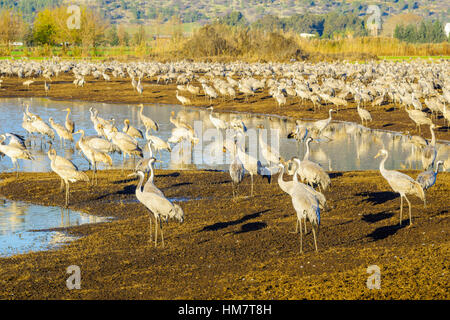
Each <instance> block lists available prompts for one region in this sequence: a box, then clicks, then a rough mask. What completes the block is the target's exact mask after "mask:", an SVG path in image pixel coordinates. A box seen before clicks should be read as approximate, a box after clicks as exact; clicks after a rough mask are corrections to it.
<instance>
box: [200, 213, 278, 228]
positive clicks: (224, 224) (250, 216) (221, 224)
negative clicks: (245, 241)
mask: <svg viewBox="0 0 450 320" xmlns="http://www.w3.org/2000/svg"><path fill="white" fill-rule="evenodd" d="M268 211H270V210H263V211H259V212H256V213H252V214H248V215H246V216H244V217H242V218H241V219H238V220H232V221H227V222H217V223H214V224H212V225H209V226H206V227H204V228H203V229H202V230H200V231H198V232H203V231H217V230H221V229H225V228H228V227H230V226H235V225H238V224H240V223H242V222H245V221H247V220H251V219H255V218H258V217H260V216H261V214H263V213H266V212H268ZM249 224H250V223H249ZM250 225H251V224H250ZM246 228H247V229H252V228H255V225H251V226H247V227H246ZM258 229H261V227H260V226H259V227H258V228H257V229H256V230H258ZM242 230H244V229H243V228H241V231H242ZM248 231H252V230H246V231H245V232H248Z"/></svg>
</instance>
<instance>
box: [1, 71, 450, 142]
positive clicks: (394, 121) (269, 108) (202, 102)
mask: <svg viewBox="0 0 450 320" xmlns="http://www.w3.org/2000/svg"><path fill="white" fill-rule="evenodd" d="M23 81H24V80H23V79H17V78H7V77H5V78H3V83H2V85H1V87H0V97H2V98H17V97H30V98H31V97H48V98H51V99H56V100H79V101H92V102H104V103H129V104H139V103H158V104H161V105H162V106H164V105H167V104H172V105H173V104H180V102H179V101H178V100H177V98H176V96H175V91H176V86H177V85H176V84H167V85H166V84H158V83H157V79H156V78H152V79H143V82H142V84H143V87H144V91H143V94H142V96H140V95H139V94H138V93H137V92H136V91H135V90H134V89H133V87H132V86H131V83H130V81H129V80H128V79H126V80H125V79H113V80H112V81H108V82H106V81H104V80H97V79H95V78H93V77H91V76H89V77H86V84H85V86H84V87H76V86H75V85H74V84H73V83H72V82H73V77H72V76H70V75H60V76H58V77H56V78H55V79H54V80H53V81H52V82H49V83H50V85H51V88H50V91H49V92H48V94H46V93H45V90H44V79H43V78H37V79H34V81H35V82H34V83H33V84H31V85H30V87H29V88H27V87H25V86H24V85H23V84H22V82H23ZM195 85H197V86H199V84H195ZM180 94H181V95H185V96H187V97H189V98H191V100H192V106H195V107H208V106H210V105H212V106H214V109H215V110H216V111H219V112H246V113H254V114H266V115H279V116H285V117H290V118H293V119H312V120H318V119H325V118H327V117H328V109H329V108H330V107H331V106H322V107H321V108H320V109H318V110H317V111H316V112H314V109H313V105H312V103H311V102H301V101H300V100H299V99H293V98H290V99H288V101H287V105H286V106H282V107H281V108H279V107H278V106H277V104H276V102H275V100H274V99H273V98H272V97H270V96H269V94H268V92H267V90H264V91H262V92H258V93H256V94H255V96H253V97H249V99H248V102H247V101H246V99H245V97H244V96H243V94H239V95H237V97H236V99H234V100H233V101H231V100H228V101H223V100H222V99H220V98H219V99H215V100H213V101H212V104H210V102H209V100H208V99H205V97H204V96H202V95H200V96H198V97H191V96H190V95H189V94H188V93H180ZM190 106H191V105H190ZM365 108H366V109H367V110H368V111H369V112H370V113H371V115H372V118H373V121H372V122H370V123H369V124H368V127H369V128H372V129H383V130H389V131H397V132H403V133H405V132H407V131H409V132H410V133H411V134H414V135H418V134H419V132H418V130H417V129H416V126H415V124H414V122H413V121H412V120H411V119H410V118H409V116H408V114H407V113H406V111H405V110H404V108H399V107H398V106H397V107H396V106H394V105H392V104H386V105H383V106H380V107H371V106H365ZM333 119H334V120H341V121H349V122H357V123H360V118H359V116H358V113H357V110H356V104H355V103H353V102H350V103H349V104H348V106H347V107H341V108H339V112H338V113H336V114H333ZM433 121H434V123H435V124H436V125H437V126H438V127H439V128H438V129H437V130H436V138H437V139H440V140H447V141H449V140H450V130H449V128H447V126H446V123H445V119H444V118H443V117H442V116H441V117H440V118H438V119H433ZM421 135H422V136H423V137H425V138H427V139H431V134H430V130H429V128H428V127H426V126H422V128H421Z"/></svg>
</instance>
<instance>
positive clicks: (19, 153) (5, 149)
mask: <svg viewBox="0 0 450 320" xmlns="http://www.w3.org/2000/svg"><path fill="white" fill-rule="evenodd" d="M5 140H6V136H5V135H4V134H2V135H0V153H3V154H6V155H7V156H8V157H9V158H10V159H11V161H12V163H13V167H12V168H11V169H16V177H17V178H18V177H19V169H20V165H19V163H18V162H17V160H18V159H23V160H34V158H33V157H32V156H31V153H30V151H28V150H26V149H23V148H18V147H15V146H12V145H5V144H3V142H4V141H5Z"/></svg>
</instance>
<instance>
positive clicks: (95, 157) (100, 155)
mask: <svg viewBox="0 0 450 320" xmlns="http://www.w3.org/2000/svg"><path fill="white" fill-rule="evenodd" d="M78 133H80V134H81V137H80V140H79V141H78V146H79V147H80V149H81V151H82V152H83V154H84V155H85V157H86V158H87V159H88V161H89V162H90V164H92V167H93V168H94V172H93V178H92V183H93V184H94V181H95V184H97V183H98V177H97V163H99V162H103V163H105V164H107V165H110V166H112V159H111V156H110V155H109V154H107V153H105V152H102V151H100V150H97V149H95V148H92V147H91V146H90V145H89V138H85V137H84V130H83V129H80V130H78V131H76V132H75V134H78Z"/></svg>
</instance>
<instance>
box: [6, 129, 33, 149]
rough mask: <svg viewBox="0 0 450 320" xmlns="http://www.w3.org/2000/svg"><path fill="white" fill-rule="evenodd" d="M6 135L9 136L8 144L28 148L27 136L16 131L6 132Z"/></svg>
mask: <svg viewBox="0 0 450 320" xmlns="http://www.w3.org/2000/svg"><path fill="white" fill-rule="evenodd" d="M4 135H5V137H7V138H9V143H8V146H11V147H16V148H19V149H22V150H27V147H26V145H25V138H24V137H23V136H21V135H19V134H15V133H9V132H7V133H5V134H4Z"/></svg>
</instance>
